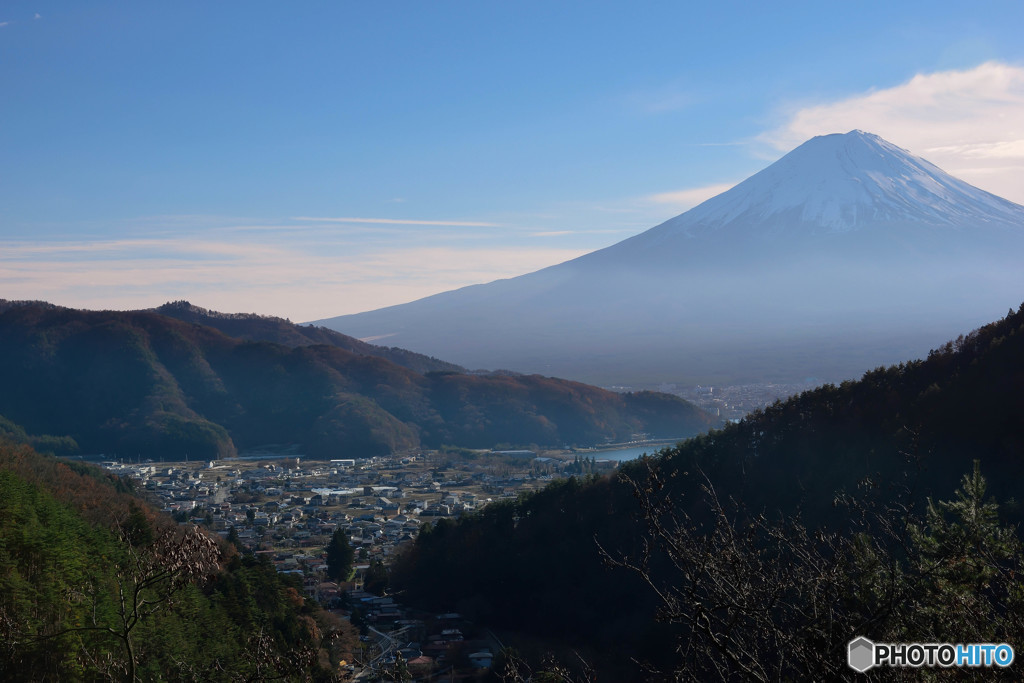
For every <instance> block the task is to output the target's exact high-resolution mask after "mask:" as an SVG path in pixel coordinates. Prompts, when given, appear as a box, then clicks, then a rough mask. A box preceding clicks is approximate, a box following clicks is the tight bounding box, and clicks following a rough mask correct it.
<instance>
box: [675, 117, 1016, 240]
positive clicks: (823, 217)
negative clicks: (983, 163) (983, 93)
mask: <svg viewBox="0 0 1024 683" xmlns="http://www.w3.org/2000/svg"><path fill="white" fill-rule="evenodd" d="M896 223H918V224H930V225H939V226H947V227H950V228H955V229H964V228H970V227H977V226H978V225H979V224H991V223H997V224H1012V225H1018V226H1024V207H1021V206H1019V205H1017V204H1014V203H1012V202H1009V201H1007V200H1005V199H1002V198H1000V197H996V196H995V195H992V194H989V193H987V192H985V191H983V190H979V189H978V188H976V187H973V186H971V185H968V184H967V183H965V182H963V181H961V180H957V179H956V178H953V177H952V176H950V175H948V174H947V173H945V172H944V171H942V170H941V169H940V168H938V167H937V166H935V165H933V164H931V163H929V162H928V161H925V160H924V159H921V158H919V157H916V156H914V155H913V154H911V153H910V152H908V151H907V150H905V149H902V148H900V147H897V146H896V145H894V144H892V143H890V142H888V141H886V140H884V139H882V138H880V137H879V136H877V135H874V134H872V133H866V132H864V131H861V130H853V131H850V132H848V133H836V134H832V135H822V136H818V137H815V138H812V139H810V140H808V141H807V142H805V143H804V144H802V145H800V146H799V147H797V148H796V149H794V150H793V151H792V152H790V153H789V154H787V155H785V156H784V157H782V158H781V159H779V160H778V161H777V162H775V163H774V164H772V165H771V166H769V167H768V168H766V169H764V170H762V171H761V172H759V173H757V174H755V175H753V176H751V177H750V178H748V179H747V180H745V181H743V182H742V183H740V184H738V185H736V186H735V187H733V188H732V189H730V190H728V191H726V192H724V193H722V194H720V195H718V196H716V197H713V198H711V199H709V200H708V201H706V202H704V203H703V204H700V205H699V206H697V207H695V208H693V209H691V210H690V211H688V212H686V213H684V214H682V215H681V216H677V217H676V218H673V219H671V220H669V221H667V222H666V223H664V224H662V226H659V227H658V228H656V229H657V230H659V231H669V232H672V233H675V234H679V235H685V236H697V235H700V234H706V233H709V232H714V231H718V230H729V231H730V232H732V231H734V230H735V231H744V232H746V231H755V232H757V233H758V234H759V235H760V236H772V235H781V234H794V235H797V234H803V235H806V234H815V235H820V234H830V233H844V232H850V231H853V230H857V229H860V228H862V227H865V226H867V225H877V224H896Z"/></svg>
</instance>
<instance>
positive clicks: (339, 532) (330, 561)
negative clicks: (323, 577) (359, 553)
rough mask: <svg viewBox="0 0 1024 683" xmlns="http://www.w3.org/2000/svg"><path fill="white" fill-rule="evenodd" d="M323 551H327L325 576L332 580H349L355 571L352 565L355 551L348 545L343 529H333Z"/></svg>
mask: <svg viewBox="0 0 1024 683" xmlns="http://www.w3.org/2000/svg"><path fill="white" fill-rule="evenodd" d="M325 551H326V553H327V576H328V577H329V578H331V579H333V580H334V581H349V580H351V578H352V574H353V573H354V571H355V570H354V568H353V567H352V562H353V560H354V559H355V552H354V551H353V550H352V546H351V545H349V542H348V535H347V534H346V533H345V531H344V530H343V529H335V531H334V535H333V536H331V542H330V543H328V544H327V547H326V548H325Z"/></svg>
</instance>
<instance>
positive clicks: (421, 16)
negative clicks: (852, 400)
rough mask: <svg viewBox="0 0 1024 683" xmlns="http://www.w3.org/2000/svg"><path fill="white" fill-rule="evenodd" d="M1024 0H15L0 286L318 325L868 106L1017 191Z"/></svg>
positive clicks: (968, 173) (5, 50) (935, 152)
mask: <svg viewBox="0 0 1024 683" xmlns="http://www.w3.org/2000/svg"><path fill="white" fill-rule="evenodd" d="M1021 26H1024V3H1021V2H1019V0H1017V1H1015V2H999V1H995V2H986V3H966V2H964V3H943V2H899V3H891V2H856V3H854V2H848V3H832V2H820V1H818V2H806V3H781V2H780V3H754V2H733V3H729V2H718V3H706V4H702V5H700V6H697V5H695V4H694V3H682V2H649V3H625V2H618V3H607V2H550V1H547V2H515V3H498V2H480V1H479V0H477V1H476V2H385V1H382V2H329V3H328V2H323V3H320V2H303V3H281V2H276V3H269V2H244V3H242V2H223V3H221V2H218V3H209V2H203V3H199V2H174V3H140V2H102V1H96V2H88V3H83V2H79V1H75V2H45V1H40V2H22V1H21V0H6V1H5V2H4V3H2V4H0V298H8V299H44V300H48V301H52V302H54V303H58V304H62V305H68V306H76V307H85V308H142V307H150V306H156V305H159V304H161V303H163V302H164V301H167V300H173V299H182V298H187V299H189V300H191V301H192V302H193V303H196V304H198V305H202V306H206V307H208V308H215V309H219V310H226V311H245V312H249V311H253V312H258V313H265V314H273V315H280V316H285V317H289V318H291V319H292V320H296V321H300V320H310V319H315V318H322V317H328V316H332V315H338V314H343V313H352V312H357V311H361V310H367V309H372V308H377V307H380V306H384V305H390V304H395V303H401V302H404V301H408V300H412V299H414V298H418V297H421V296H425V295H428V294H431V293H435V292H438V291H444V290H446V289H451V288H454V287H458V286H462V285H466V284H471V283H475V282H484V281H489V280H493V279H496V278H499V277H509V276H512V275H516V274H520V273H524V272H528V271H531V270H535V269H537V268H540V267H543V266H546V265H551V264H553V263H557V262H560V261H563V260H566V259H568V258H572V257H574V256H577V255H579V254H582V253H585V252H587V251H591V250H593V249H596V248H600V247H603V246H607V245H608V244H612V243H614V242H616V241H619V240H621V239H624V238H626V237H628V236H630V235H633V234H636V233H637V232H640V231H642V230H644V229H646V228H649V227H652V226H653V225H655V224H657V223H659V222H661V221H663V220H665V219H667V218H670V217H671V216H674V215H676V214H678V213H680V212H682V211H683V210H685V209H686V208H689V207H690V206H693V205H694V204H695V203H697V202H699V201H700V200H702V199H704V198H707V197H709V196H711V195H713V194H714V193H716V192H717V191H721V190H724V189H726V188H727V187H728V186H730V185H731V184H734V183H736V182H738V181H740V180H742V179H744V178H745V177H747V176H749V175H750V174H752V173H754V172H756V171H757V170H759V169H761V168H763V167H764V166H765V165H767V164H768V163H770V162H771V161H773V160H775V159H777V158H778V157H779V156H781V155H782V154H783V153H785V152H786V151H788V150H789V149H792V148H793V147H795V146H796V145H797V144H799V143H800V142H802V141H803V140H805V139H806V138H808V137H810V136H813V135H815V134H820V133H829V132H846V131H847V130H850V129H853V128H861V129H864V130H868V131H870V132H874V133H877V134H879V135H882V136H883V137H885V138H887V139H889V140H890V141H892V142H894V143H895V144H897V145H900V146H902V147H905V148H907V149H909V150H910V151H912V152H914V153H916V154H919V155H921V156H924V157H925V158H928V159H929V160H931V161H933V162H935V163H937V164H938V165H939V166H941V167H943V168H945V169H946V170H947V171H950V172H952V173H954V174H955V175H958V176H959V177H962V178H963V179H965V180H967V181H968V182H971V183H974V184H976V185H978V186H980V187H982V188H984V189H988V190H990V191H992V192H996V193H998V194H1001V195H1003V196H1006V197H1007V198H1009V199H1012V200H1014V201H1017V202H1021V203H1024V40H1021V38H1020V27H1021Z"/></svg>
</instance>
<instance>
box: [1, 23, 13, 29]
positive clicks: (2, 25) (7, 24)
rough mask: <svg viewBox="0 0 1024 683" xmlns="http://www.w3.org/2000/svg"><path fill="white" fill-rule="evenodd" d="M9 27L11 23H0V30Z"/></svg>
mask: <svg viewBox="0 0 1024 683" xmlns="http://www.w3.org/2000/svg"><path fill="white" fill-rule="evenodd" d="M10 25H11V22H9V21H0V28H3V27H4V26H10Z"/></svg>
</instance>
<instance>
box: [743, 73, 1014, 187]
mask: <svg viewBox="0 0 1024 683" xmlns="http://www.w3.org/2000/svg"><path fill="white" fill-rule="evenodd" d="M786 119H787V120H786V122H785V123H784V124H783V125H781V126H779V127H778V128H776V129H774V130H771V131H769V132H767V133H765V134H764V135H762V136H760V138H759V141H760V142H762V143H767V144H768V145H770V146H771V148H773V149H774V150H775V151H776V152H779V151H789V150H790V149H793V148H794V147H796V146H797V145H799V144H800V143H802V142H804V141H805V140H807V139H808V138H811V137H813V136H815V135H823V134H828V133H845V132H847V131H850V130H853V129H857V128H859V129H861V130H865V131H868V132H871V133H875V134H877V135H880V136H882V137H883V138H885V139H887V140H889V141H890V142H892V143H894V144H896V145H899V146H900V147H904V148H906V149H907V150H909V151H910V152H912V153H914V154H917V155H918V156H921V157H924V158H925V159H928V160H929V161H931V162H932V163H934V164H936V165H937V166H939V167H940V168H942V169H943V170H945V171H947V172H948V173H951V174H953V175H955V176H957V177H959V178H961V179H963V180H966V181H967V182H969V183H972V184H974V185H977V186H978V187H980V188H982V189H984V190H988V191H989V192H993V193H995V194H998V195H1001V196H1003V197H1006V198H1007V199H1010V200H1013V201H1016V202H1019V203H1024V183H1022V182H1021V168H1022V167H1024V68H1022V67H1019V66H1014V65H1010V64H1004V63H1000V62H987V63H985V64H981V65H980V66H977V67H975V68H973V69H967V70H963V71H941V72H936V73H930V74H918V75H917V76H914V77H913V78H912V79H910V80H909V81H907V82H906V83H903V84H901V85H897V86H895V87H891V88H884V89H879V90H872V91H869V92H866V93H863V94H860V95H854V96H852V97H848V98H846V99H843V100H840V101H836V102H826V103H819V104H816V105H812V106H802V107H799V108H797V109H795V110H794V111H792V112H790V113H789V114H788V115H787V116H786Z"/></svg>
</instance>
